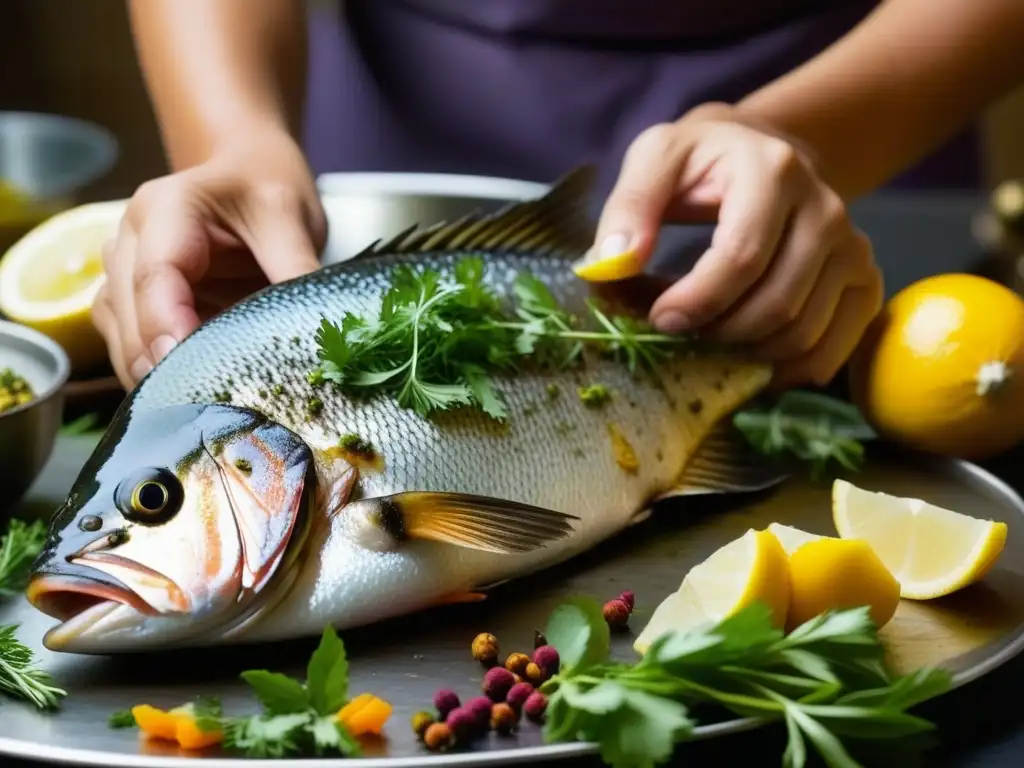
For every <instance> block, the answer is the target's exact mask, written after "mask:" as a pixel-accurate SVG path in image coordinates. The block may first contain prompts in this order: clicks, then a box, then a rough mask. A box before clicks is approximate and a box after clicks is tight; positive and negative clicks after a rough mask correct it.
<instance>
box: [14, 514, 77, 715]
mask: <svg viewBox="0 0 1024 768" xmlns="http://www.w3.org/2000/svg"><path fill="white" fill-rule="evenodd" d="M45 541H46V526H45V525H44V524H43V523H42V522H41V521H38V520H37V521H35V522H34V523H31V524H29V523H25V522H23V521H21V520H12V521H11V523H10V526H9V527H8V529H7V534H6V535H5V536H3V538H2V539H0V598H2V597H12V596H14V595H16V594H18V593H19V592H20V591H21V590H22V589H24V587H25V577H26V575H27V572H28V568H29V566H30V565H31V564H32V561H33V560H34V559H35V557H36V555H38V554H39V551H40V550H41V549H42V547H43V544H44V542H45ZM17 630H18V627H17V625H13V624H7V625H0V692H2V693H5V694H8V695H10V696H13V697H15V698H20V699H24V700H26V701H28V702H29V703H31V704H34V705H35V706H36V707H38V708H39V709H55V708H56V707H58V706H59V704H60V700H61V699H62V698H63V697H64V696H66V695H67V693H66V692H65V691H64V690H63V689H61V688H58V687H57V686H56V685H54V683H53V680H52V679H51V678H50V676H49V674H47V673H46V672H44V671H42V670H40V669H38V668H36V667H35V666H34V662H35V659H34V655H33V653H32V650H31V649H30V648H29V647H28V646H26V645H24V644H23V643H21V642H20V641H19V640H18V638H17V636H16V632H17Z"/></svg>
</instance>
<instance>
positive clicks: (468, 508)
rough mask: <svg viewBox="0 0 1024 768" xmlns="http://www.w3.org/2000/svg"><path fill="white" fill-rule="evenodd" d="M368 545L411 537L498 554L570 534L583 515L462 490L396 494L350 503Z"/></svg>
mask: <svg viewBox="0 0 1024 768" xmlns="http://www.w3.org/2000/svg"><path fill="white" fill-rule="evenodd" d="M345 514H347V515H348V514H351V515H353V516H354V517H353V519H354V521H355V522H356V523H358V524H359V525H360V528H361V531H360V540H361V543H362V544H363V545H364V546H367V547H369V548H373V549H381V550H389V549H394V548H395V547H397V546H398V545H399V544H400V543H401V542H403V541H407V540H412V539H423V540H429V541H437V542H443V543H445V544H452V545H454V546H458V547H467V548H469V549H477V550H482V551H485V552H494V553H496V554H511V553H516V552H530V551H532V550H535V549H540V548H541V547H543V546H545V545H546V544H549V543H550V542H552V541H557V540H558V539H563V538H565V537H567V536H568V535H569V534H571V533H572V521H573V520H578V519H579V518H577V517H574V516H573V515H566V514H563V513H561V512H554V511H552V510H547V509H541V508H539V507H531V506H528V505H525V504H520V503H518V502H514V501H506V500H504V499H495V498H491V497H488V496H473V495H470V494H460V493H428V492H407V493H398V494H395V495H393V496H386V497H381V498H376V499H363V500H360V501H358V502H355V503H353V504H350V505H349V506H348V508H347V509H346V513H345Z"/></svg>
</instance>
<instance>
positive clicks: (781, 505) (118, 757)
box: [0, 439, 1024, 768]
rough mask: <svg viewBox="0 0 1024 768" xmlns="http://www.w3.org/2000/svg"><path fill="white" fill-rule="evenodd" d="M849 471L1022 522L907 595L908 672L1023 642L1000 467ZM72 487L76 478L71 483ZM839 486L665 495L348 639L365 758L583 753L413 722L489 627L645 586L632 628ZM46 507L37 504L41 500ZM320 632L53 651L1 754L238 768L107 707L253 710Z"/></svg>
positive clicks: (15, 714)
mask: <svg viewBox="0 0 1024 768" xmlns="http://www.w3.org/2000/svg"><path fill="white" fill-rule="evenodd" d="M89 447H90V446H89V444H88V443H87V442H86V441H82V440H81V439H78V440H74V441H71V440H65V441H62V442H61V443H60V444H59V445H58V449H57V452H56V454H55V457H54V461H52V462H51V466H50V467H48V469H47V474H46V476H44V478H43V480H42V482H41V484H40V488H42V489H44V490H45V489H49V491H48V493H49V496H50V498H47V496H48V494H47V492H43V491H38V492H37V493H36V494H35V496H34V500H35V502H36V503H38V506H39V508H40V509H44V508H46V507H47V506H48V505H50V504H52V502H53V497H54V494H56V495H57V496H58V497H59V493H60V490H62V487H61V485H60V482H61V481H60V479H59V478H60V477H65V476H67V475H68V474H73V472H72V471H71V470H72V469H73V468H76V466H77V464H80V463H81V461H82V460H84V458H85V456H86V454H87V453H88V449H89ZM848 478H849V479H850V480H852V481H853V482H856V483H858V484H860V485H862V486H865V487H868V488H872V489H876V490H884V491H887V492H890V493H895V494H901V495H909V496H919V497H924V498H926V499H928V500H930V501H932V502H934V503H937V504H940V505H943V506H947V507H950V508H953V509H957V510H962V511H964V512H966V513H969V514H972V515H975V516H979V517H988V518H993V519H996V520H1002V521H1005V522H1007V523H1008V524H1009V536H1008V540H1007V545H1006V551H1005V552H1004V554H1003V557H1002V558H1001V560H1000V562H999V564H998V565H997V567H996V568H995V569H994V570H993V571H992V573H991V574H990V575H989V576H988V578H986V579H985V581H984V582H983V583H981V584H978V585H975V586H974V587H971V588H968V589H966V590H964V591H962V592H960V593H958V594H956V595H953V596H951V597H949V598H946V599H943V600H939V601H934V602H930V603H911V602H906V601H905V602H904V603H903V604H902V605H901V606H900V609H899V611H898V612H897V614H896V617H895V618H894V620H893V621H892V623H891V624H889V625H888V626H887V627H886V628H884V629H883V630H882V631H883V633H884V635H885V637H886V640H887V642H888V644H889V646H890V648H891V653H892V661H893V663H894V664H895V665H896V666H897V667H898V668H910V667H915V666H919V665H922V664H940V665H943V666H945V667H947V668H949V669H950V670H951V671H952V672H953V673H954V675H955V680H956V684H957V685H962V684H963V683H965V682H967V681H969V680H972V679H974V678H977V677H979V676H981V675H984V674H987V673H988V672H991V671H992V670H993V669H995V668H996V667H997V666H999V665H1000V664H1002V663H1004V662H1005V661H1007V660H1009V659H1010V658H1012V657H1013V656H1014V655H1016V654H1017V653H1018V652H1019V651H1020V650H1021V648H1022V646H1024V570H1022V567H1024V501H1022V500H1021V499H1020V498H1019V497H1018V496H1017V495H1016V494H1015V493H1014V492H1013V491H1012V490H1011V489H1010V488H1008V487H1007V486H1006V485H1005V484H1003V483H1002V482H1001V481H999V480H998V479H996V478H995V477H993V476H991V475H990V474H988V473H987V472H985V471H983V470H981V469H979V468H977V467H975V466H973V465H971V464H966V463H962V462H956V461H950V460H944V459H937V458H930V457H920V456H914V455H910V454H907V453H904V452H901V451H897V450H895V449H892V448H890V447H886V446H874V447H873V449H872V451H871V452H870V455H869V459H868V464H867V467H866V468H865V470H864V471H863V472H861V473H859V474H856V475H848ZM64 482H65V483H66V482H67V481H66V480H65V481H64ZM829 492H830V484H829V483H827V482H824V483H818V484H814V483H811V482H810V481H808V480H805V479H802V478H794V479H791V480H790V481H788V482H787V483H786V484H784V485H783V486H781V487H780V488H778V489H776V490H775V491H772V492H768V493H766V494H763V495H760V496H757V497H749V496H748V497H745V498H733V499H731V500H729V501H723V500H721V499H718V500H709V501H700V502H698V501H696V500H685V501H682V502H679V503H675V502H674V503H671V504H666V505H664V506H662V507H661V508H659V509H658V510H657V511H656V514H655V515H654V516H653V517H652V518H651V519H650V520H649V521H648V522H647V523H645V524H643V525H641V526H638V527H637V528H634V529H632V530H630V531H628V532H627V533H625V534H624V535H622V536H619V537H618V538H616V539H615V540H614V541H611V542H608V543H607V544H606V545H604V546H601V547H599V548H598V549H596V550H593V551H591V552H590V553H588V554H587V555H585V556H583V557H581V558H579V559H577V560H574V561H572V562H569V563H567V564H565V565H564V566H562V567H559V568H557V569H554V570H550V571H547V572H544V573H541V574H537V575H536V576H533V577H531V578H529V579H526V580H523V581H519V582H517V583H514V584H508V585H505V586H504V587H503V588H501V589H498V590H496V591H494V592H493V593H492V595H491V597H490V598H489V599H488V600H487V601H485V602H483V603H479V604H475V605H469V606H456V607H449V608H441V609H436V610H433V611H429V612H425V613H421V614H418V615H415V616H410V617H406V618H405V619H402V620H398V621H394V622H389V623H387V624H382V625H378V626H375V627H369V628H366V629H364V630H360V631H357V632H351V633H347V634H346V635H345V636H344V639H345V641H346V644H347V647H348V649H349V653H350V655H351V670H352V677H353V681H352V684H353V690H355V691H363V690H368V691H372V692H374V693H377V694H378V695H381V696H383V697H385V698H387V699H388V700H390V701H391V702H393V704H394V705H395V710H394V714H393V715H392V720H391V721H390V722H389V725H388V727H387V729H386V731H387V735H388V741H387V742H381V743H377V744H370V745H368V746H367V748H366V750H365V751H366V757H365V758H364V759H363V760H361V761H360V762H359V764H360V765H367V766H382V767H383V766H387V767H388V768H398V766H411V765H421V764H426V765H487V764H497V763H522V762H527V761H536V760H551V759H557V758H564V757H571V756H580V755H585V754H588V753H590V752H592V748H591V746H590V745H589V744H560V745H545V744H543V742H542V740H541V738H540V732H539V730H538V729H537V728H536V727H534V726H532V725H530V724H524V726H523V728H522V729H521V731H520V733H519V734H518V735H517V736H514V737H499V736H497V735H493V734H492V735H491V737H490V739H489V740H488V741H485V742H483V743H482V744H481V745H480V747H479V748H478V749H475V750H473V751H471V752H456V753H448V754H442V755H433V754H429V753H427V752H425V751H424V750H423V749H422V747H421V746H420V745H419V744H418V743H417V742H416V740H415V739H414V737H413V735H412V733H411V731H410V728H409V718H410V717H411V715H412V714H413V713H414V712H415V711H417V710H419V709H423V708H429V706H430V701H431V698H432V696H433V693H434V691H435V690H436V689H437V688H439V687H442V686H451V687H454V688H455V689H456V690H458V691H459V693H460V694H461V695H463V696H468V695H473V694H475V692H476V691H477V690H479V688H478V686H479V682H480V679H481V677H482V670H481V668H480V666H479V665H478V664H477V663H476V662H474V661H473V660H472V658H470V653H469V645H470V641H471V640H472V638H473V636H474V635H475V634H476V633H478V632H480V631H489V632H493V633H494V634H496V635H497V636H498V638H499V640H500V642H501V645H502V651H503V654H504V653H507V652H511V651H514V650H517V649H524V650H529V648H530V647H531V645H532V636H533V630H534V628H535V627H541V626H542V625H543V622H544V621H545V619H546V617H547V616H548V615H549V613H550V611H551V610H552V609H553V608H554V606H555V605H556V604H557V603H558V602H559V601H560V600H562V599H563V598H564V597H566V596H567V595H570V594H578V593H587V594H591V595H594V596H595V597H597V598H599V599H606V598H609V597H611V596H614V595H616V594H618V592H619V591H620V590H622V589H632V590H634V591H635V592H636V594H637V608H636V612H635V614H634V616H635V620H634V622H633V623H634V625H635V626H634V627H633V632H637V631H639V630H640V629H641V628H642V627H643V624H644V622H645V620H646V618H647V617H648V616H649V615H650V612H651V611H652V610H653V608H654V607H655V606H656V605H657V604H658V602H660V601H661V600H662V599H663V598H664V597H665V596H666V595H668V594H669V592H670V591H672V590H674V589H675V588H677V587H678V585H679V582H680V580H681V579H682V578H683V575H684V574H685V572H686V570H687V569H688V568H689V567H690V566H692V565H694V564H695V563H697V562H699V561H700V560H702V559H703V558H704V557H706V556H707V555H708V554H710V553H711V552H712V551H713V550H714V549H715V548H717V547H719V546H720V545H722V544H724V543H725V542H727V541H729V540H731V539H733V538H735V537H736V536H739V535H740V534H742V533H743V532H744V531H746V530H747V529H748V528H750V527H755V528H763V527H764V526H766V525H768V524H769V523H770V522H773V521H778V522H782V523H787V524H791V525H795V526H798V527H801V528H805V529H806V530H809V531H812V532H817V533H823V534H829V533H834V531H832V527H831V525H832V524H831V514H830V506H829ZM33 507H35V505H33ZM8 622H18V623H21V624H22V629H21V637H22V638H23V639H24V640H25V641H26V642H28V643H30V644H32V645H35V646H37V647H38V642H39V638H40V637H41V636H42V634H43V632H44V630H45V628H46V627H47V626H49V625H50V623H52V620H51V619H49V618H48V617H45V616H42V615H41V614H37V613H36V612H34V611H33V610H32V609H30V608H29V606H28V605H27V604H26V603H25V602H24V601H22V600H18V601H14V602H12V603H8V604H7V605H5V606H2V607H0V623H8ZM632 636H633V635H632V633H630V634H627V635H624V636H619V637H617V638H616V640H615V650H614V652H615V655H616V656H618V657H620V658H625V659H628V658H631V657H632V650H631V648H630V644H631V639H632ZM313 644H314V640H312V639H311V640H308V641H301V642H291V643H282V644H278V645H274V646H271V647H267V646H263V647H240V648H223V649H215V650H209V651H193V652H189V653H183V652H177V653H167V654H159V655H142V654H140V655H137V656H130V657H111V658H103V657H75V656H63V657H62V656H59V655H55V654H51V653H49V652H47V651H45V650H42V649H40V650H39V653H40V658H41V660H42V663H43V665H44V666H45V667H46V668H47V669H49V670H50V671H51V672H53V674H54V675H56V676H57V678H58V679H59V681H60V682H61V683H62V684H63V685H64V686H66V688H67V689H68V690H69V692H70V695H69V697H68V699H67V700H66V702H65V704H64V707H63V709H62V711H61V712H59V713H57V714H54V715H44V714H40V713H37V712H35V711H33V710H31V709H29V708H27V707H25V706H23V705H21V704H14V703H3V704H0V754H6V755H11V756H17V757H26V758H36V759H42V760H49V761H55V762H62V763H67V764H72V765H103V766H153V768H157V767H158V766H167V767H170V766H187V765H195V764H196V761H197V760H198V761H200V762H199V764H201V765H204V766H211V768H212V767H213V766H229V765H230V766H234V765H237V764H239V763H240V762H243V759H241V758H228V757H223V756H218V755H209V756H197V755H194V754H193V755H187V754H185V753H180V752H178V751H177V749H176V748H174V747H170V746H167V745H163V744H159V743H156V742H145V741H141V740H140V739H139V737H138V736H137V735H136V734H135V733H134V732H133V731H113V730H110V729H109V728H108V727H107V725H106V719H107V717H108V715H109V714H110V713H111V712H112V711H115V710H118V709H122V708H124V707H127V706H130V705H133V704H137V703H142V702H148V703H151V704H153V705H156V706H164V707H170V706H174V705H177V704H180V703H182V702H184V701H187V700H190V699H192V698H193V697H195V696H200V695H214V694H215V695H219V696H220V697H221V699H222V700H223V702H224V705H225V707H226V708H228V709H230V710H231V711H235V712H241V711H251V710H252V709H253V705H254V702H253V699H252V698H251V696H250V695H249V694H248V692H247V690H246V689H245V687H244V684H241V683H240V682H239V680H238V673H239V672H240V671H242V670H244V669H249V668H253V667H269V668H272V669H278V670H281V671H284V672H288V673H291V674H295V675H300V676H301V674H302V667H303V663H304V662H305V660H306V659H307V658H308V654H309V652H310V651H311V649H312V647H313ZM756 725H757V724H756V723H755V722H752V721H749V720H731V721H728V722H722V723H713V724H707V725H704V726H702V727H700V728H698V729H697V733H696V736H697V737H698V738H710V737H715V736H723V735H727V734H730V733H735V732H738V731H741V730H745V729H748V728H752V727H756ZM305 762H306V761H287V760H285V761H261V764H263V763H266V764H269V765H282V766H283V765H291V766H295V765H300V764H305ZM343 763H344V761H343V760H341V759H338V760H318V761H317V763H316V764H317V765H342V764H343Z"/></svg>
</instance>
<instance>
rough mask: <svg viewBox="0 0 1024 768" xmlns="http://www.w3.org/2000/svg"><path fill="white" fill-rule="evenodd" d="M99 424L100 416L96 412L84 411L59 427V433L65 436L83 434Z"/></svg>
mask: <svg viewBox="0 0 1024 768" xmlns="http://www.w3.org/2000/svg"><path fill="white" fill-rule="evenodd" d="M99 426H100V417H99V414H96V413H85V414H82V415H81V416H79V417H78V418H77V419H74V420H73V421H69V422H68V423H67V424H64V425H63V426H62V427H61V428H60V433H61V434H62V435H65V436H74V435H85V434H88V433H89V432H92V431H93V430H94V429H97V428H98V427H99Z"/></svg>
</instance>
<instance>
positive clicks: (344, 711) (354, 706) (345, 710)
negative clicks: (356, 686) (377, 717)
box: [338, 693, 373, 723]
mask: <svg viewBox="0 0 1024 768" xmlns="http://www.w3.org/2000/svg"><path fill="white" fill-rule="evenodd" d="M372 700H373V694H372V693H360V694H359V695H358V696H356V697H355V698H354V699H352V700H351V701H349V702H348V704H346V705H345V706H344V707H342V708H341V709H339V710H338V722H339V723H345V722H346V721H347V720H348V719H349V718H350V717H352V715H354V714H355V713H356V712H358V711H359V710H360V709H362V708H363V707H365V706H366V705H367V704H369V703H370V701H372Z"/></svg>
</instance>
